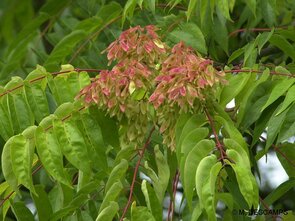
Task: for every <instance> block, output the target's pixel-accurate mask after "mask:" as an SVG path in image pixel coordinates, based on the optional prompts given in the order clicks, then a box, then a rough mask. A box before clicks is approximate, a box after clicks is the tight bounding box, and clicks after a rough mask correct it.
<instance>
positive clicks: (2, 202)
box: [0, 164, 43, 207]
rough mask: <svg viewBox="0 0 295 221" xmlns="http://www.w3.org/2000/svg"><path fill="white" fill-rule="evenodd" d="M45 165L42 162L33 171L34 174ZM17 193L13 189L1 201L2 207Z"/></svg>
mask: <svg viewBox="0 0 295 221" xmlns="http://www.w3.org/2000/svg"><path fill="white" fill-rule="evenodd" d="M42 167H43V165H42V164H40V165H39V166H38V167H37V168H36V169H35V170H34V171H33V172H32V176H33V175H35V174H36V173H37V172H38V171H39V170H41V168H42ZM14 193H15V191H14V190H13V191H11V192H10V193H9V194H8V195H7V196H6V197H5V198H4V199H3V200H2V201H1V202H0V207H1V206H3V204H4V203H5V202H6V201H7V200H9V199H10V197H11V196H12V195H13V194H14Z"/></svg>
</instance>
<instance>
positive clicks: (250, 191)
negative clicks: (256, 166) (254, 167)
mask: <svg viewBox="0 0 295 221" xmlns="http://www.w3.org/2000/svg"><path fill="white" fill-rule="evenodd" d="M226 154H227V156H228V157H229V158H230V159H231V160H233V161H234V163H231V162H227V164H229V165H230V166H231V167H232V168H233V170H234V172H235V174H236V178H237V181H238V185H239V189H240V191H241V193H242V195H243V197H244V198H245V200H246V201H247V204H248V206H249V208H251V206H252V205H253V206H257V205H258V202H257V201H258V192H256V191H255V189H256V187H254V186H253V184H254V183H253V182H252V178H251V176H253V175H252V173H251V170H250V169H249V168H245V167H244V160H243V158H242V156H241V155H240V154H239V153H238V152H237V151H235V150H233V149H228V150H226ZM255 185H256V183H255Z"/></svg>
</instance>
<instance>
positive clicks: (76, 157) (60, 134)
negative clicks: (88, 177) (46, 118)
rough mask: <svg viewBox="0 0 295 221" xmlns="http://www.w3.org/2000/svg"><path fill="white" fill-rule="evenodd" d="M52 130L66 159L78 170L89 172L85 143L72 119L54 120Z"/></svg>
mask: <svg viewBox="0 0 295 221" xmlns="http://www.w3.org/2000/svg"><path fill="white" fill-rule="evenodd" d="M53 132H54V133H55V136H56V137H57V140H58V142H59V144H60V145H61V147H62V148H61V149H62V152H63V154H64V155H65V157H66V158H67V160H68V161H69V162H70V163H71V164H73V165H74V166H75V167H76V168H78V169H79V170H82V171H83V172H84V173H86V174H89V173H90V172H91V169H90V168H91V167H90V160H89V157H88V152H87V147H86V143H85V140H84V138H83V135H82V134H81V132H80V130H79V129H78V127H77V125H76V123H75V122H74V121H72V120H67V121H64V122H62V121H61V120H54V121H53Z"/></svg>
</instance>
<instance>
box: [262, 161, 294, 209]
mask: <svg viewBox="0 0 295 221" xmlns="http://www.w3.org/2000/svg"><path fill="white" fill-rule="evenodd" d="M293 159H294V158H293ZM294 186H295V179H294V178H291V179H290V180H287V181H285V182H284V183H282V184H281V185H279V186H278V187H277V188H276V189H274V190H273V191H272V192H271V193H269V194H268V195H267V197H265V198H264V200H263V201H264V202H265V204H266V205H272V204H273V203H274V202H276V201H277V200H279V199H280V198H281V197H282V196H283V195H284V194H286V193H287V192H288V191H289V190H290V189H291V188H294Z"/></svg>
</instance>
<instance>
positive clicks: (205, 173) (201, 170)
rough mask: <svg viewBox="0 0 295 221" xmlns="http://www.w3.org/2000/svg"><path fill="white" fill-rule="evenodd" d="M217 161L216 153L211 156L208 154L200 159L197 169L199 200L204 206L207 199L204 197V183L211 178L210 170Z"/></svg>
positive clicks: (196, 181)
mask: <svg viewBox="0 0 295 221" xmlns="http://www.w3.org/2000/svg"><path fill="white" fill-rule="evenodd" d="M216 162H217V157H216V156H215V155H213V154H212V155H210V156H206V157H204V158H203V159H202V160H201V161H200V163H199V166H198V168H197V171H196V177H195V185H196V190H197V194H198V197H199V202H200V203H201V204H202V207H203V208H204V204H203V203H204V202H205V200H206V199H204V198H203V194H202V192H203V188H204V184H205V183H206V182H207V180H208V179H209V177H210V170H211V168H212V167H213V165H214V164H215V163H216Z"/></svg>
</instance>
